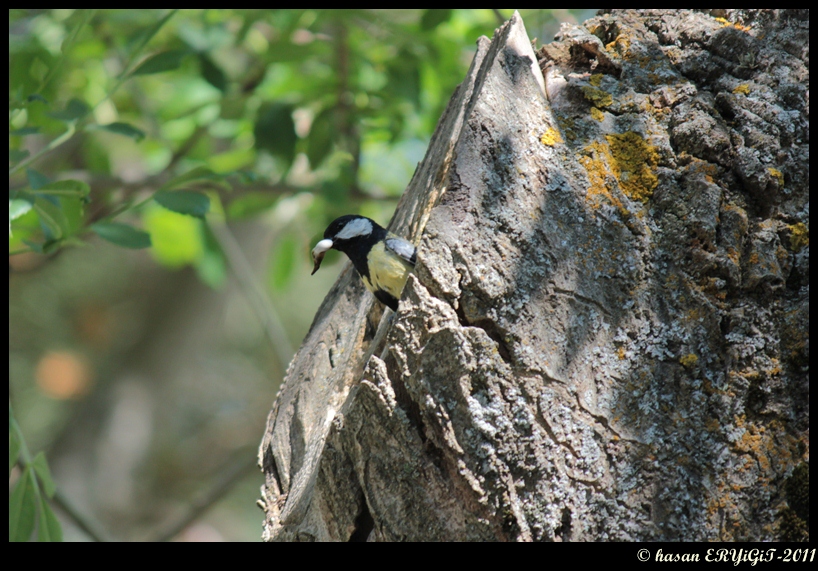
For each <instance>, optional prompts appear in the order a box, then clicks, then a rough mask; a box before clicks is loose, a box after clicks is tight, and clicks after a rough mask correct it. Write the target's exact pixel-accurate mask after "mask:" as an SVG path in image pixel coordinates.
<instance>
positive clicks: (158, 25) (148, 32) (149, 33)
mask: <svg viewBox="0 0 818 571" xmlns="http://www.w3.org/2000/svg"><path fill="white" fill-rule="evenodd" d="M178 11H179V10H170V11H169V12H168V13H167V14H165V15H164V16H163V17H162V19H161V20H158V21H156V22H154V23H153V24H151V25H150V26H147V27H146V28H144V29H142V30H140V31H139V32H137V33H136V34H134V37H133V42H132V45H133V48H132V51H131V54H137V53H139V51H140V50H142V48H143V47H145V45H147V43H148V42H149V41H151V39H153V37H154V36H155V35H156V34H157V33H158V32H159V30H161V29H162V27H163V26H164V25H165V24H166V23H167V21H168V20H170V19H171V18H172V17H173V16H174V15H175V14H176V12H178Z"/></svg>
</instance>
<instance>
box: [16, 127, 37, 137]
mask: <svg viewBox="0 0 818 571" xmlns="http://www.w3.org/2000/svg"><path fill="white" fill-rule="evenodd" d="M39 132H40V128H39V127H22V128H20V129H14V130H13V131H9V135H12V136H14V137H25V136H26V135H35V134H37V133H39Z"/></svg>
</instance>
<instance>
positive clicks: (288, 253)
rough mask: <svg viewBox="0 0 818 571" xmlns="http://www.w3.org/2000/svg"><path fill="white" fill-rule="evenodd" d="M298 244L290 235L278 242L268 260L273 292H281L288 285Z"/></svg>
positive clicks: (294, 263)
mask: <svg viewBox="0 0 818 571" xmlns="http://www.w3.org/2000/svg"><path fill="white" fill-rule="evenodd" d="M298 249H299V246H298V242H297V241H296V240H295V238H294V237H293V236H292V235H291V234H286V235H284V236H282V237H281V239H280V240H278V243H277V244H276V245H275V248H274V250H273V253H272V256H271V259H270V273H269V279H270V285H271V286H272V288H273V289H275V290H279V291H280V290H282V289H284V288H285V287H287V286H288V285H289V284H290V281H291V280H292V276H293V270H294V269H295V265H296V256H297V253H298Z"/></svg>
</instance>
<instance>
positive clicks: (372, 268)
mask: <svg viewBox="0 0 818 571" xmlns="http://www.w3.org/2000/svg"><path fill="white" fill-rule="evenodd" d="M330 248H334V249H336V250H339V251H341V252H343V253H345V254H346V255H347V256H348V257H349V259H350V260H351V261H352V265H353V266H355V269H356V270H358V274H360V276H361V279H363V280H364V285H365V286H366V288H367V289H368V290H369V291H371V292H372V293H373V294H375V297H376V298H378V300H380V301H381V303H383V304H384V305H387V306H389V307H391V308H392V311H397V310H398V300H399V299H400V294H401V291H403V286H404V285H405V284H406V279H407V278H408V277H409V274H410V273H411V271H412V269H414V267H415V262H417V249H416V248H415V247H414V246H413V245H412V243H411V242H407V241H406V240H404V239H403V238H400V237H398V236H395V235H394V234H392V233H391V232H387V230H386V228H383V227H382V226H380V225H378V223H377V222H375V221H374V220H371V219H369V218H366V217H364V216H357V215H355V214H347V215H346V216H341V217H340V218H336V219H335V220H333V221H332V223H331V224H330V225H329V226H328V227H327V229H326V230H325V231H324V239H323V240H321V241H320V242H318V244H316V245H315V248H313V250H312V259H313V261H314V262H315V267H314V268H313V270H312V273H313V274H314V273H315V272H317V271H318V268H320V267H321V261H322V260H323V259H324V254H326V253H327V250H329V249H330ZM311 275H312V274H311Z"/></svg>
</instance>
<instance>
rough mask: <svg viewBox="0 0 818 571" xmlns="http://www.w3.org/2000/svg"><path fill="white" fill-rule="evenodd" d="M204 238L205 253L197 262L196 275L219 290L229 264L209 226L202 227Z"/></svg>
mask: <svg viewBox="0 0 818 571" xmlns="http://www.w3.org/2000/svg"><path fill="white" fill-rule="evenodd" d="M202 238H203V245H204V251H203V252H202V256H201V257H200V258H199V259H198V260H197V261H196V273H197V274H198V276H199V279H201V280H202V281H203V282H204V283H206V284H207V285H208V286H210V287H212V288H213V289H218V288H220V287H221V286H222V284H223V283H224V280H225V278H226V277H227V262H226V261H225V259H224V254H223V253H222V249H221V247H219V242H218V240H217V239H216V237H215V236H214V235H213V232H212V231H211V230H210V227H209V225H207V224H204V225H203V227H202Z"/></svg>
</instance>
